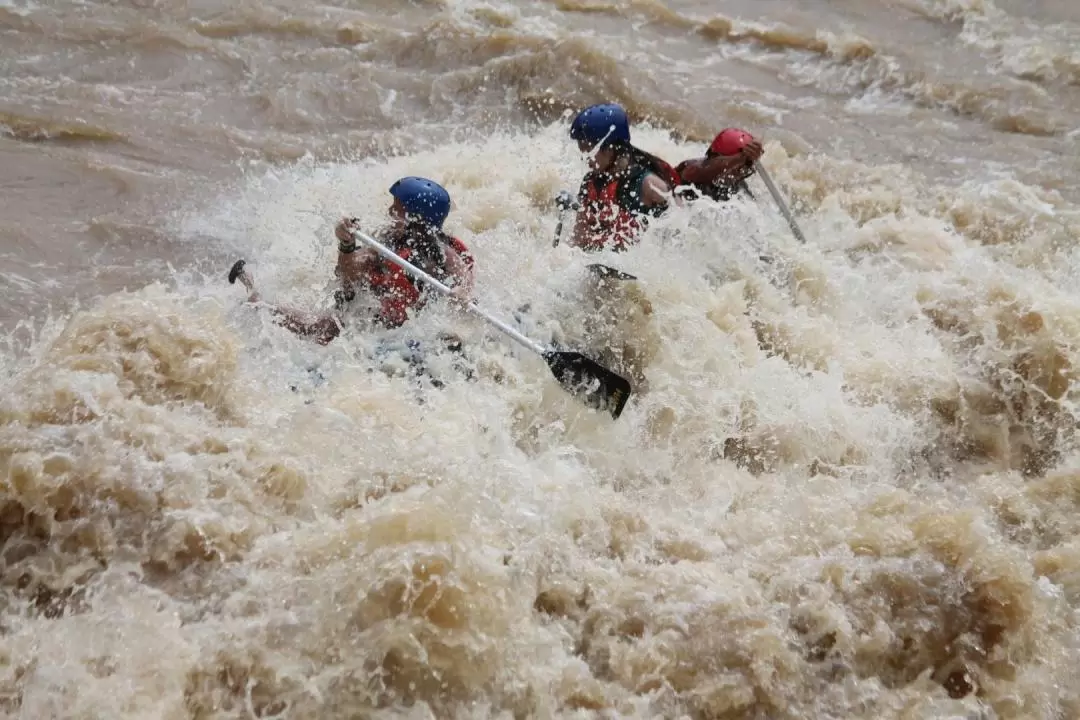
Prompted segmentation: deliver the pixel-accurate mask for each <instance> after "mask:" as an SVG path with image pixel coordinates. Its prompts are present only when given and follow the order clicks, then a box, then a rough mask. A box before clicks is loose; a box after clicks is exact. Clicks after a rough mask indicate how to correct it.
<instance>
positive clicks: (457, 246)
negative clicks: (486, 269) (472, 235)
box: [446, 235, 474, 265]
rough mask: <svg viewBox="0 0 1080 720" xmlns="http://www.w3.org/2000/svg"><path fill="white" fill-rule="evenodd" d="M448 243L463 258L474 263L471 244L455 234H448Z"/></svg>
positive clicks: (469, 262) (470, 263)
mask: <svg viewBox="0 0 1080 720" xmlns="http://www.w3.org/2000/svg"><path fill="white" fill-rule="evenodd" d="M446 243H447V244H448V245H449V246H450V247H451V248H453V249H454V251H455V252H456V253H457V254H458V255H460V256H461V259H462V260H464V261H465V262H466V263H468V264H469V265H472V264H473V262H474V260H473V256H472V252H471V251H470V250H469V246H468V245H466V244H465V242H464V241H463V240H462V239H461V238H459V237H456V236H454V235H447V236H446Z"/></svg>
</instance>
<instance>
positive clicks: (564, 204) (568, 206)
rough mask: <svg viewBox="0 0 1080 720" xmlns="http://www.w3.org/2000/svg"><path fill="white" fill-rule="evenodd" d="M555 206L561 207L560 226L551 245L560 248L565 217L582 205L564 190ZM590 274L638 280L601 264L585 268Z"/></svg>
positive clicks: (556, 227) (606, 277) (616, 278)
mask: <svg viewBox="0 0 1080 720" xmlns="http://www.w3.org/2000/svg"><path fill="white" fill-rule="evenodd" d="M555 204H556V205H558V206H559V224H558V225H556V226H555V240H554V241H553V242H552V243H551V247H558V246H559V240H561V239H562V226H563V216H564V213H566V212H567V211H568V210H580V209H581V204H580V203H578V201H577V200H575V199H574V197H573V195H571V194H570V193H568V192H567V191H565V190H563V191H562V192H560V193H559V194H558V195H556V196H555ZM585 267H586V268H587V269H588V270H589V271H590V272H592V273H594V274H596V275H599V276H600V277H601V278H603V279H605V280H637V276H635V275H631V274H630V273H624V272H623V271H621V270H616V269H615V268H613V267H609V266H607V265H601V264H600V263H591V264H589V265H586V266H585Z"/></svg>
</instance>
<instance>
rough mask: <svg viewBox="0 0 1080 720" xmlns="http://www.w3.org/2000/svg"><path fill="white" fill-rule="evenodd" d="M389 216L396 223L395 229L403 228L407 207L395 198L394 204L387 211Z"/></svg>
mask: <svg viewBox="0 0 1080 720" xmlns="http://www.w3.org/2000/svg"><path fill="white" fill-rule="evenodd" d="M387 214H388V215H390V217H391V219H392V220H393V221H394V223H393V224H394V227H396V228H401V227H404V226H405V206H404V205H402V204H401V201H400V200H398V199H397V198H394V204H393V205H391V206H390V209H389V210H387Z"/></svg>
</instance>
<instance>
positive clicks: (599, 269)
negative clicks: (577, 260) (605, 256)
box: [585, 263, 637, 280]
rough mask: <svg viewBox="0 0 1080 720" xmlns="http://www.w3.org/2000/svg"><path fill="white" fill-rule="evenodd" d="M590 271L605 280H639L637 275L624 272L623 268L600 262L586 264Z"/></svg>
mask: <svg viewBox="0 0 1080 720" xmlns="http://www.w3.org/2000/svg"><path fill="white" fill-rule="evenodd" d="M585 267H587V268H589V270H590V271H592V272H593V273H595V274H597V275H599V276H600V277H602V278H604V279H605V280H637V277H636V276H635V275H630V274H629V273H624V272H623V271H622V270H616V269H615V268H613V267H608V266H607V265H601V264H600V263H593V264H592V265H586V266H585Z"/></svg>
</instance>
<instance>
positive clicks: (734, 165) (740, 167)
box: [683, 155, 748, 185]
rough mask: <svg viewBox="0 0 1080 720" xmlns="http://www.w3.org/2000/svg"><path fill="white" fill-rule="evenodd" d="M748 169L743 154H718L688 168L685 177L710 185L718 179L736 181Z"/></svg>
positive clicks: (689, 180)
mask: <svg viewBox="0 0 1080 720" xmlns="http://www.w3.org/2000/svg"><path fill="white" fill-rule="evenodd" d="M747 169H748V168H747V162H746V158H744V157H742V156H741V155H732V156H724V155H717V156H714V157H711V158H709V159H708V160H706V161H705V162H704V163H702V164H701V165H699V166H697V167H694V168H687V170H686V171H685V172H684V173H683V179H684V180H686V181H687V182H690V183H692V184H694V185H710V184H712V183H714V182H717V181H720V182H735V181H738V180H739V179H740V178H741V177H742V176H743V175H744V174H745V172H746V170H747Z"/></svg>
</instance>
